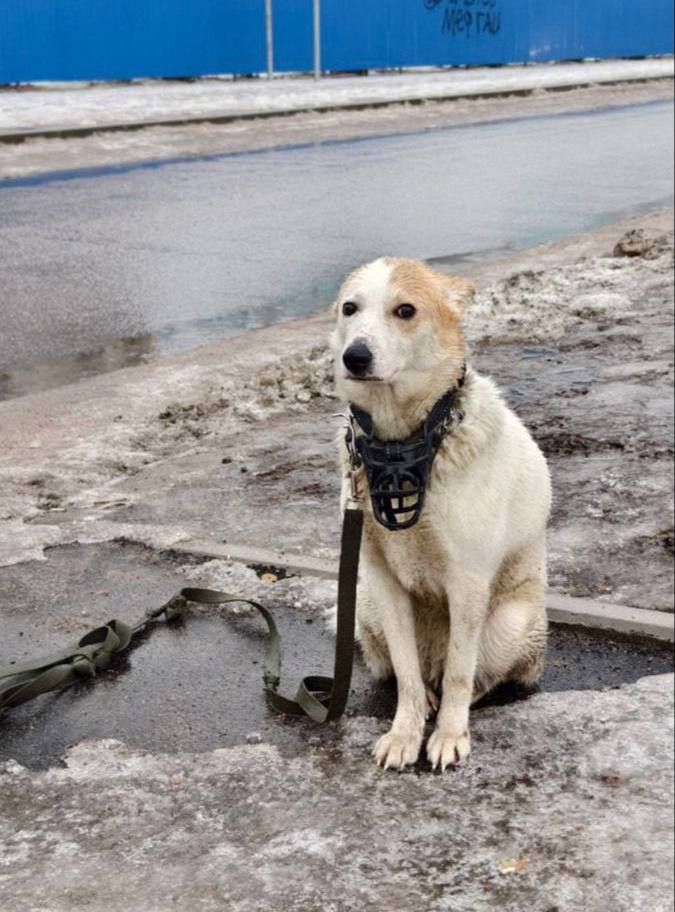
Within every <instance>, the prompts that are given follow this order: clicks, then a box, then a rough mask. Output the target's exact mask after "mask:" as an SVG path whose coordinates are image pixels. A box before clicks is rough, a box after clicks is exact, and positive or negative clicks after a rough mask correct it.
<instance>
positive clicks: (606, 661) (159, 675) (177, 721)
mask: <svg viewBox="0 0 675 912" xmlns="http://www.w3.org/2000/svg"><path fill="white" fill-rule="evenodd" d="M256 570H257V571H258V572H259V573H264V572H266V571H269V570H270V568H263V567H260V568H256ZM184 583H185V580H184V578H183V577H180V576H179V575H178V574H177V573H176V571H175V569H174V568H173V567H172V566H171V564H169V563H166V562H157V561H156V560H155V559H154V558H153V557H152V556H151V555H150V553H149V552H148V553H146V552H144V551H143V550H142V549H140V548H130V547H122V546H119V545H103V546H95V547H94V546H90V547H86V548H85V547H81V546H68V547H65V548H58V549H54V550H52V551H51V552H50V553H49V559H48V561H46V562H44V563H35V564H30V565H23V566H22V567H20V568H5V569H3V570H1V571H0V595H1V597H2V604H3V606H7V607H6V608H4V609H3V611H4V615H5V617H4V631H3V647H2V657H0V664H2V663H4V661H5V660H6V659H7V660H8V659H9V658H10V656H12V657H16V658H22V657H24V656H26V657H27V656H39V655H41V654H44V653H45V652H48V651H50V650H53V649H54V648H56V646H57V644H61V643H64V644H67V643H68V642H71V641H72V640H73V639H76V638H77V637H78V636H80V635H81V633H82V632H84V629H83V624H85V623H86V625H87V627H91V626H95V625H96V624H97V623H99V622H101V621H102V620H104V619H105V620H107V619H108V618H109V617H110V616H116V617H122V618H128V619H131V618H134V617H136V616H137V615H140V614H142V613H143V611H144V610H145V608H147V607H149V606H151V605H152V606H156V605H158V604H161V603H162V601H164V600H165V599H166V598H168V597H169V596H170V595H171V594H172V593H173V592H175V591H176V589H177V588H178V587H179V586H180V585H182V584H184ZM47 612H49V618H48V620H46V619H45V616H46V613H47ZM83 612H87V618H86V621H85V620H83ZM275 617H276V619H277V622H278V624H279V627H280V629H281V633H282V638H283V644H284V681H283V685H282V687H283V690H284V692H286V693H289V694H290V695H293V693H294V692H295V688H296V686H297V683H298V681H299V680H300V678H301V677H302V676H304V675H306V674H309V673H323V674H330V672H331V669H332V661H333V638H332V636H331V635H330V634H329V633H328V632H327V631H326V629H325V626H324V622H323V619H322V618H321V617H317V616H316V614H312V613H310V612H309V611H307V610H300V609H295V608H291V607H289V608H288V610H286V611H283V610H282V611H279V610H277V611H275ZM263 648H264V635H263V627H262V626H261V624H260V622H259V621H257V620H256V619H251V618H247V617H238V618H228V619H227V620H226V619H223V618H221V617H218V616H208V615H207V616H204V615H199V616H190V617H188V618H187V620H185V621H184V622H181V623H178V624H174V625H165V624H160V625H158V626H157V627H155V628H154V629H153V631H152V632H151V633H148V634H146V635H144V636H143V638H142V639H141V640H140V642H139V644H138V646H136V647H135V648H134V649H133V650H132V651H130V652H129V653H127V654H125V655H124V656H121V657H119V658H118V659H117V660H116V662H115V663H114V666H113V667H112V668H111V669H110V670H109V671H107V672H106V673H104V674H102V675H101V676H100V678H99V679H98V680H96V681H95V682H85V683H83V684H82V685H78V686H76V687H74V688H71V689H69V690H67V691H64V692H62V693H60V694H54V695H47V696H45V697H42V698H39V699H38V700H36V701H35V702H33V703H31V704H28V705H26V706H24V707H19V708H18V709H16V710H14V711H12V712H11V713H10V714H8V715H7V716H6V717H5V718H4V719H2V720H0V760H7V759H10V758H12V759H15V760H17V761H18V762H20V763H22V764H24V765H26V766H29V767H35V768H43V767H48V766H51V765H53V764H55V763H58V761H59V758H60V757H61V756H62V754H63V753H64V751H65V750H66V748H67V747H68V746H69V745H72V744H75V743H77V742H79V741H82V740H88V739H100V738H116V739H120V740H122V741H125V742H126V743H127V744H129V745H130V746H132V747H134V748H138V749H145V750H150V751H154V752H167V753H176V752H182V751H194V752H200V751H208V750H212V749H214V748H217V747H225V746H231V745H235V744H241V743H245V742H246V741H247V740H249V739H251V738H252V737H253V738H255V739H262V740H264V741H270V742H273V743H274V744H276V745H278V746H279V748H280V749H281V750H282V751H283V752H286V753H288V754H295V753H299V752H302V751H304V750H306V749H307V748H308V747H310V746H313V745H316V744H317V743H318V742H322V743H333V742H339V739H340V734H339V727H325V728H317V727H315V726H314V725H312V724H311V723H308V722H304V721H301V720H285V719H282V718H280V717H279V716H277V715H276V714H274V713H273V712H272V711H271V710H270V709H269V708H268V707H267V706H266V704H265V701H264V698H263V694H262V686H261V676H262V656H263ZM672 668H673V658H672V649H671V647H670V646H668V645H666V644H659V643H656V642H651V641H640V640H631V639H628V638H624V637H620V636H610V635H607V634H604V633H603V634H598V633H594V632H592V631H581V630H579V629H566V628H560V627H558V628H554V630H553V631H552V634H551V640H550V648H549V661H548V667H547V671H546V674H545V677H544V679H543V681H542V685H541V687H542V690H544V691H564V690H599V689H602V688H613V687H620V686H621V685H622V684H625V683H628V682H632V681H636V680H638V679H639V678H641V677H644V676H646V675H650V674H661V673H665V672H670V671H672ZM524 696H525V695H524V694H523V693H522V692H521V693H519V692H518V691H514V690H512V689H508V688H505V689H502V690H501V691H500V692H499V693H497V694H496V695H494V696H493V697H492V698H490V699H489V701H487V702H488V703H490V704H491V703H495V702H496V703H500V702H509V701H512V700H514V699H520V698H523V697H524ZM394 706H395V688H394V687H393V686H392V685H391V684H375V683H374V682H373V681H372V679H371V678H370V676H369V675H368V673H367V672H366V670H365V668H364V667H363V665H362V663H361V661H360V660H357V662H356V667H355V674H354V681H353V691H352V696H351V701H350V706H349V710H348V712H349V713H350V714H353V715H367V716H376V717H379V718H382V719H389V718H391V717H392V715H393V711H394ZM475 715H476V719H477V723H478V722H479V717H480V709H478V710H476V711H475Z"/></svg>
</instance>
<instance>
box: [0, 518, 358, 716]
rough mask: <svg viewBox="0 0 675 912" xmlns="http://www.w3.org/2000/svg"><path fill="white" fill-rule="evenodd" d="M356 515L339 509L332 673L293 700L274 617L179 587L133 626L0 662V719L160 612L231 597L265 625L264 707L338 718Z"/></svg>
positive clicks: (84, 672) (119, 625) (94, 666)
mask: <svg viewBox="0 0 675 912" xmlns="http://www.w3.org/2000/svg"><path fill="white" fill-rule="evenodd" d="M362 532H363V513H362V512H361V510H358V509H347V510H345V514H344V523H343V527H342V548H341V552H340V572H339V579H338V628H337V640H336V645H335V667H334V672H333V677H332V678H328V677H324V676H320V675H311V676H309V677H306V678H303V680H302V681H301V682H300V686H299V688H298V692H297V694H296V697H295V699H294V700H291V699H290V698H288V697H285V696H283V694H280V693H279V683H280V678H281V639H280V637H279V631H278V629H277V625H276V623H275V621H274V618H273V617H272V615H271V614H270V612H269V611H268V610H267V609H266V608H265V607H264V606H263V605H260V604H258V602H254V601H251V600H250V599H245V598H241V597H240V596H237V595H232V594H230V593H227V592H219V591H217V590H214V589H198V588H186V589H182V590H181V591H180V592H179V593H178V595H175V596H174V597H173V598H172V599H170V601H168V602H167V603H166V604H165V605H162V606H161V607H160V608H156V609H151V610H149V611H147V612H146V613H145V615H144V617H143V618H141V619H140V620H139V621H138V622H137V623H136V624H134V625H133V626H129V625H128V624H125V623H123V622H122V621H118V620H112V621H109V623H107V624H104V625H103V626H101V627H97V628H96V629H94V630H91V631H89V633H87V634H85V635H84V636H83V637H82V638H81V639H80V640H79V641H78V642H77V643H76V644H75V645H74V646H71V647H70V648H68V649H64V650H62V651H61V652H57V653H55V654H54V655H51V656H46V657H44V658H42V659H39V660H37V661H35V660H34V661H32V662H23V663H14V664H11V665H8V666H7V667H4V668H3V667H1V666H0V717H1V716H2V715H3V713H4V712H5V711H6V710H8V709H11V708H12V707H15V706H19V705H21V704H22V703H26V702H28V701H29V700H32V699H34V698H35V697H38V696H40V695H41V694H45V693H49V692H50V691H54V690H61V689H63V688H65V687H67V686H69V685H70V684H74V683H75V682H76V681H80V680H82V679H83V678H88V677H94V676H95V675H96V673H97V672H99V671H103V670H104V669H105V668H107V667H108V666H109V665H110V662H111V660H112V658H113V656H114V655H115V654H117V653H120V652H123V651H124V650H125V649H127V648H128V647H129V645H130V644H131V642H132V640H133V638H134V637H135V636H136V635H137V634H138V633H140V632H141V631H142V630H145V629H146V628H147V627H149V626H150V625H151V624H153V623H154V622H155V621H156V620H158V619H159V618H160V617H161V616H162V615H164V616H165V617H166V619H167V621H171V620H173V619H174V618H176V617H179V616H182V615H183V614H184V613H185V611H186V610H187V606H188V603H189V602H195V603H197V604H200V605H226V604H231V603H234V602H238V603H243V604H247V605H251V606H252V607H253V608H256V609H257V611H258V612H259V613H260V614H261V616H262V618H263V619H264V621H265V623H266V624H267V634H268V637H267V650H266V654H265V664H264V689H265V693H266V696H267V699H268V701H269V703H270V704H271V706H272V707H273V708H274V709H276V710H277V711H278V712H280V713H284V714H286V715H294V716H309V718H310V719H313V720H314V721H315V722H328V721H332V720H334V719H339V718H340V716H341V715H342V714H343V712H344V711H345V707H346V705H347V700H348V698H349V688H350V685H351V678H352V667H353V661H354V626H355V617H356V585H357V577H358V566H359V553H360V549H361V537H362Z"/></svg>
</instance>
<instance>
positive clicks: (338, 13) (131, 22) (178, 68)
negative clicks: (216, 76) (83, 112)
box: [0, 0, 673, 82]
mask: <svg viewBox="0 0 675 912" xmlns="http://www.w3.org/2000/svg"><path fill="white" fill-rule="evenodd" d="M322 11H323V17H322V18H323V23H322V24H323V29H322V35H323V37H322V57H323V64H324V68H325V69H329V70H354V69H367V68H379V67H404V66H424V65H443V64H445V65H452V64H468V65H475V64H499V63H508V62H519V61H543V60H564V59H575V58H580V57H630V56H645V55H652V54H668V53H672V52H673V4H672V0H322ZM274 18H275V28H274V33H275V63H276V69H277V70H279V71H283V70H308V69H311V66H312V58H313V52H312V34H313V31H312V0H274ZM264 68H265V29H264V0H0V82H19V81H31V80H43V79H51V80H61V79H63V80H68V79H115V78H117V79H124V78H130V77H134V76H193V75H200V74H207V73H251V72H260V71H262V70H264Z"/></svg>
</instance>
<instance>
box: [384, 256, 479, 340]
mask: <svg viewBox="0 0 675 912" xmlns="http://www.w3.org/2000/svg"><path fill="white" fill-rule="evenodd" d="M387 263H388V264H389V265H390V266H391V267H392V276H391V286H392V291H393V292H394V294H395V296H396V299H397V303H398V304H413V305H414V306H415V307H416V308H417V310H418V317H416V318H415V320H418V319H426V320H431V321H433V323H434V327H435V330H436V333H437V335H438V338H439V339H440V342H441V345H442V346H443V347H444V348H445V349H447V350H448V351H449V352H452V353H455V354H463V353H464V351H465V348H466V346H465V343H464V335H463V333H462V326H461V323H462V312H463V304H464V302H465V301H467V300H468V299H470V298H471V297H472V295H473V294H474V291H475V289H474V287H473V285H471V284H470V283H469V282H467V281H465V280H464V279H459V278H455V277H454V276H446V275H443V274H442V273H440V272H436V270H435V269H431V267H429V266H427V265H426V264H425V263H421V262H420V261H418V260H394V259H391V260H387ZM414 323H415V321H414V320H411V321H410V323H409V324H406V323H404V324H403V326H409V327H410V329H411V330H412V328H413V326H414Z"/></svg>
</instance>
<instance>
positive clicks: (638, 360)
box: [0, 219, 673, 610]
mask: <svg viewBox="0 0 675 912" xmlns="http://www.w3.org/2000/svg"><path fill="white" fill-rule="evenodd" d="M664 222H665V220H664V219H661V220H660V221H659V220H658V219H657V220H656V222H654V224H657V223H658V224H659V225H663V224H664ZM642 223H649V219H643V220H642V222H641V221H640V219H638V220H635V222H634V223H633V224H632V226H631V231H633V232H635V230H636V226H637V228H638V229H639V228H640V226H641V224H642ZM607 236H608V237H610V243H609V244H608V249H607V252H606V253H605V254H604V255H598V254H597V251H594V253H593V254H592V255H585V256H583V257H582V258H581V259H578V258H577V259H576V260H572V261H571V262H570V258H569V256H568V257H567V260H566V261H565V263H564V265H552V263H553V262H554V261H555V258H554V257H553V256H552V254H551V253H550V252H549V253H548V254H544V253H542V258H541V262H542V263H543V264H544V263H545V265H546V268H542V269H536V268H535V269H533V268H524V269H523V268H521V269H518V270H517V271H509V270H508V269H506V270H505V271H503V272H502V274H501V275H496V276H495V277H494V279H493V280H492V281H491V282H490V283H488V284H487V285H484V286H481V288H480V290H479V292H478V295H477V299H476V302H475V304H474V305H473V306H472V307H471V308H469V311H468V314H467V326H468V335H469V338H470V340H471V343H472V345H473V347H474V351H475V356H476V359H477V362H478V363H479V364H480V365H481V366H482V365H485V367H486V368H487V369H488V370H489V371H490V372H491V373H493V374H494V375H495V376H496V378H497V379H498V380H499V381H500V383H502V384H503V383H504V382H505V381H507V378H509V377H510V376H511V381H510V382H511V383H512V384H513V390H512V395H513V396H515V397H516V398H512V402H513V403H514V404H515V405H516V407H517V408H518V410H519V411H520V413H521V414H522V415H523V417H524V419H525V420H526V421H527V423H528V424H529V426H530V427H531V428H532V430H533V431H534V433H535V435H536V437H537V439H538V441H539V442H540V445H541V446H542V447H543V448H544V450H545V452H546V454H547V456H548V457H549V459H550V460H551V464H552V467H553V469H554V476H555V483H556V490H557V492H558V497H557V500H556V511H555V514H554V523H553V527H552V533H551V581H552V584H553V585H554V586H555V587H557V588H559V589H561V590H563V591H565V592H566V593H567V594H569V595H575V596H580V597H595V598H597V597H600V598H605V599H607V600H608V601H612V602H619V603H622V604H627V605H632V606H637V607H640V606H643V607H650V608H654V607H656V608H661V609H662V610H669V609H671V608H672V567H671V565H670V561H669V555H670V554H671V552H672V541H673V532H672V514H671V505H672V492H671V486H670V482H669V480H668V478H669V467H670V466H671V465H672V439H671V437H672V408H670V407H669V406H668V402H669V398H670V393H669V383H671V382H672V291H673V279H672V256H673V241H672V231H664V230H663V229H661V230H660V231H654V230H650V231H647V233H646V234H645V236H644V237H640V235H639V234H637V235H636V234H635V233H633V234H631V235H627V236H626V237H625V238H624V239H623V240H622V239H621V235H620V234H616V235H615V236H614V237H613V238H612V236H611V233H610V234H609V235H608V233H607V230H605V234H604V235H603V237H607ZM617 244H618V245H619V247H621V245H623V248H625V249H617V250H615V249H614V248H615V247H616V246H617ZM552 246H553V249H558V248H555V245H552ZM563 247H564V245H563ZM582 247H583V245H582ZM636 248H639V249H638V250H637V253H639V254H640V255H635V253H636ZM580 249H581V248H580ZM584 249H588V247H585V248H584ZM537 259H538V258H537V257H536V256H535V257H534V261H535V262H536V261H537ZM516 261H518V256H517V257H516ZM493 272H494V270H493ZM329 329H330V318H328V317H319V318H312V319H311V320H309V321H299V322H298V323H297V324H287V325H285V326H282V327H276V328H274V329H270V330H266V331H262V332H260V333H254V334H251V335H249V336H248V337H247V346H246V351H245V352H244V351H243V349H242V346H241V342H240V341H237V340H233V341H232V342H231V343H225V344H224V345H223V346H221V347H218V346H212V347H206V348H204V349H200V350H198V351H197V352H196V353H195V354H194V355H192V356H189V357H188V356H183V357H182V358H175V359H173V360H172V359H160V360H159V361H158V362H157V363H156V364H152V365H146V366H144V367H142V368H134V369H130V370H127V371H123V372H120V373H118V374H117V375H108V376H107V378H106V377H100V378H97V379H95V380H93V381H87V383H86V384H80V385H75V386H73V387H72V388H71V392H69V393H67V394H66V393H65V392H64V393H63V394H62V393H61V392H60V391H58V390H56V391H52V393H51V394H40V395H38V396H34V397H28V399H25V400H16V401H15V402H11V401H10V402H6V403H3V404H2V405H1V406H0V414H4V415H5V416H7V417H8V416H11V415H14V417H13V418H10V419H9V420H10V421H11V426H12V427H13V429H14V432H15V433H16V428H17V427H19V426H20V425H21V423H22V422H23V420H24V415H25V414H26V405H27V406H28V412H27V414H28V415H34V416H35V417H34V418H33V419H31V420H32V421H34V422H37V425H35V428H34V430H33V431H32V433H31V428H33V427H34V425H33V424H32V423H31V422H29V423H28V425H27V426H26V428H25V431H26V433H25V434H24V437H23V443H22V444H21V445H20V446H16V447H14V448H12V447H11V445H10V446H9V447H8V448H7V449H6V453H5V455H4V457H2V458H1V459H0V564H11V563H15V562H17V561H26V560H34V559H36V558H39V557H40V556H42V555H43V553H44V549H45V548H48V547H50V546H54V545H57V544H65V543H67V542H74V541H82V542H91V543H95V542H104V541H107V540H111V539H113V538H127V539H129V540H131V541H134V542H140V543H146V544H148V545H149V546H151V547H158V548H166V547H171V546H172V545H174V544H176V543H177V542H179V541H181V540H184V539H188V538H191V537H195V536H197V537H199V538H205V537H206V538H209V537H212V538H214V539H215V540H219V538H218V537H219V536H221V539H222V535H223V533H224V532H225V534H227V536H228V541H229V542H230V543H233V544H236V543H240V544H246V545H258V546H259V547H266V548H271V549H272V550H278V542H279V536H280V535H281V536H283V538H284V540H285V542H286V544H287V546H288V547H289V548H291V550H292V551H299V552H301V553H302V552H304V553H308V554H315V555H316V556H322V557H332V556H333V554H334V548H335V541H334V536H335V532H336V529H337V522H336V520H337V511H336V503H337V495H336V490H335V487H336V484H337V481H336V475H335V469H334V454H333V446H332V442H331V437H332V435H333V431H332V427H333V426H332V425H331V423H330V415H331V414H332V413H334V412H335V411H336V410H337V408H338V405H339V404H338V403H337V402H336V401H335V400H334V399H333V391H332V379H331V373H332V370H331V360H330V355H329V353H328V349H327V345H326V342H322V339H324V340H327V337H328V334H329ZM290 352H293V357H289V353H290ZM647 352H649V355H647V354H646V353H647ZM224 365H227V366H224ZM517 365H521V366H520V367H517ZM529 365H531V367H530V366H529ZM516 368H517V369H516ZM63 396H65V400H64V399H63ZM90 397H91V401H90ZM42 401H44V402H45V403H46V402H50V401H53V402H58V403H59V405H58V407H57V408H58V409H59V410H61V409H63V419H62V421H60V422H56V423H53V426H51V427H50V425H51V417H50V418H48V417H47V415H46V414H45V415H43V417H41V418H40V417H39V416H40V415H41V414H42V413H41V411H40V409H41V406H40V403H41V402H42ZM117 409H119V413H117ZM50 411H51V409H50ZM104 414H107V415H109V416H110V417H108V418H103V417H102V416H103V415H104ZM317 422H320V426H321V428H322V433H321V435H319V436H318V437H317V435H316V434H315V433H313V432H312V429H313V428H316V426H317ZM303 448H304V449H303ZM308 448H309V455H308ZM225 457H226V459H225ZM221 462H227V463H229V464H231V465H230V466H229V468H228V467H227V466H225V467H224V466H223V465H221ZM244 472H248V474H242V473H244ZM224 492H227V500H228V503H229V504H230V505H231V507H232V509H233V510H235V513H236V515H234V516H231V515H229V514H227V512H226V513H223V512H222V511H223V507H224V505H225V504H224V501H223V500H222V498H223V497H224ZM214 496H215V497H217V498H219V499H218V501H217V504H218V507H217V509H216V510H214V509H213V506H214V502H213V497H214ZM327 516H329V517H330V521H329V522H328V521H327ZM638 563H639V565H640V567H641V574H636V573H635V567H636V566H637V565H638ZM648 568H651V569H648Z"/></svg>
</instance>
